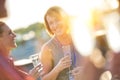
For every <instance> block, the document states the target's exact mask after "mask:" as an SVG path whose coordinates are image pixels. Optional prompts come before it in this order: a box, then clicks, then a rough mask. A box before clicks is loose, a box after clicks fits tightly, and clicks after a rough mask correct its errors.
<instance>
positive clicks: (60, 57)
mask: <svg viewBox="0 0 120 80" xmlns="http://www.w3.org/2000/svg"><path fill="white" fill-rule="evenodd" d="M44 21H45V25H46V30H47V31H48V33H49V34H50V36H51V39H50V40H49V41H48V42H46V43H45V44H44V45H43V47H42V49H41V51H40V53H39V60H40V61H41V63H42V65H43V71H42V72H41V75H42V76H41V79H42V80H80V72H81V70H82V69H81V67H80V59H81V55H80V54H79V53H78V52H77V50H76V49H75V47H74V45H73V42H72V39H71V35H70V18H69V16H68V14H67V13H66V12H65V11H64V10H63V9H62V8H60V7H59V6H53V7H51V8H49V9H48V10H47V12H46V14H45V16H44ZM78 65H79V66H78Z"/></svg>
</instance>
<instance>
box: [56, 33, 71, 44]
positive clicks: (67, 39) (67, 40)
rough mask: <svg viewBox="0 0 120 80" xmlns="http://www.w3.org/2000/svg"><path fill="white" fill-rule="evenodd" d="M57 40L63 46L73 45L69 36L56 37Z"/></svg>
mask: <svg viewBox="0 0 120 80" xmlns="http://www.w3.org/2000/svg"><path fill="white" fill-rule="evenodd" d="M56 39H57V41H58V42H59V43H60V44H61V45H70V44H71V37H70V35H68V34H64V35H61V36H56Z"/></svg>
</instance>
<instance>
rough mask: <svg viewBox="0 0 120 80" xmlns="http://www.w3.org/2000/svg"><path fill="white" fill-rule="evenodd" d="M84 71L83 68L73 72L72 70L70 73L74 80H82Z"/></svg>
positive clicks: (77, 68) (75, 69)
mask: <svg viewBox="0 0 120 80" xmlns="http://www.w3.org/2000/svg"><path fill="white" fill-rule="evenodd" d="M82 71H83V67H76V68H74V69H73V70H71V71H70V73H71V74H72V76H73V77H74V80H80V76H81V72H82Z"/></svg>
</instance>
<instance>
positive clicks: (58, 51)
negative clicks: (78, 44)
mask: <svg viewBox="0 0 120 80" xmlns="http://www.w3.org/2000/svg"><path fill="white" fill-rule="evenodd" d="M46 46H48V47H49V48H50V49H51V51H52V56H53V68H54V67H55V66H56V65H57V64H58V62H59V60H60V59H61V58H62V57H64V53H63V49H62V45H61V44H60V43H59V42H58V41H57V40H56V39H55V38H52V39H51V40H50V41H48V43H47V44H46ZM70 48H71V58H72V66H71V67H70V68H71V69H72V68H73V67H75V66H76V64H77V63H76V55H75V54H76V52H75V50H74V47H73V46H72V45H70ZM56 80H69V69H68V68H66V69H64V70H63V71H61V72H60V73H59V75H58V77H57V79H56Z"/></svg>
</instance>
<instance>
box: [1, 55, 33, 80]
mask: <svg viewBox="0 0 120 80" xmlns="http://www.w3.org/2000/svg"><path fill="white" fill-rule="evenodd" d="M0 80H34V79H33V78H32V77H31V76H30V75H29V74H28V73H26V72H24V71H22V70H21V69H19V68H17V67H16V66H14V64H13V60H12V58H6V57H4V56H3V55H1V54H0Z"/></svg>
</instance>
